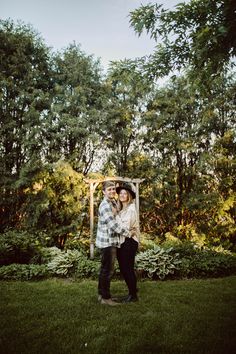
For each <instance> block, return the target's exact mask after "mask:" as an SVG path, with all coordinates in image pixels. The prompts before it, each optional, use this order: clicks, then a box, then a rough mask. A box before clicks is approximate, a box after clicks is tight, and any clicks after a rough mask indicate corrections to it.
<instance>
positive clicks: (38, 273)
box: [0, 264, 48, 280]
mask: <svg viewBox="0 0 236 354" xmlns="http://www.w3.org/2000/svg"><path fill="white" fill-rule="evenodd" d="M47 276H48V269H47V266H46V265H40V264H10V265H7V266H2V267H0V279H2V280H38V279H42V278H45V277H47Z"/></svg>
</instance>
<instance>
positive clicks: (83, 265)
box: [75, 257, 100, 279]
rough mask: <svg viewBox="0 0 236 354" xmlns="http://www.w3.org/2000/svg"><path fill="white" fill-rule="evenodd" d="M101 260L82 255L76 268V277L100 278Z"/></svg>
mask: <svg viewBox="0 0 236 354" xmlns="http://www.w3.org/2000/svg"><path fill="white" fill-rule="evenodd" d="M99 268H100V262H98V261H95V260H91V259H87V258H86V257H80V259H79V263H78V267H77V269H76V270H75V276H76V278H93V279H97V278H98V272H99Z"/></svg>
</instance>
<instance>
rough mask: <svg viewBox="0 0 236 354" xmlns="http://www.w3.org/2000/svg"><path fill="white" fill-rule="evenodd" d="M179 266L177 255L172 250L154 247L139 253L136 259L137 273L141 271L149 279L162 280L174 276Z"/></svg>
mask: <svg viewBox="0 0 236 354" xmlns="http://www.w3.org/2000/svg"><path fill="white" fill-rule="evenodd" d="M179 264H180V260H179V254H178V253H173V252H172V248H168V249H164V248H161V247H159V246H155V247H154V248H153V249H150V250H147V251H144V252H141V253H139V254H138V255H137V257H136V267H137V270H138V271H143V272H144V274H145V275H147V276H148V277H149V278H153V279H155V278H159V279H164V278H166V277H167V276H168V275H171V274H174V272H175V270H176V269H177V267H178V266H179Z"/></svg>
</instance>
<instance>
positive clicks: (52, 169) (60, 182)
mask: <svg viewBox="0 0 236 354" xmlns="http://www.w3.org/2000/svg"><path fill="white" fill-rule="evenodd" d="M24 193H25V195H26V196H27V203H26V205H25V206H24V210H22V211H24V215H25V217H24V222H25V225H26V227H27V228H30V229H34V230H38V229H41V230H44V232H45V231H46V232H47V234H48V236H49V237H51V240H52V243H54V244H55V245H59V246H60V247H62V248H63V247H64V244H65V241H66V238H67V237H68V235H73V234H76V233H77V230H78V228H80V229H82V227H83V224H84V218H85V216H86V212H87V208H88V204H86V201H87V199H86V197H87V195H86V194H87V185H86V183H85V182H84V180H83V175H82V174H79V173H77V172H76V171H74V170H73V169H72V167H71V166H70V165H69V164H68V163H66V162H63V161H58V162H57V163H55V164H54V165H52V166H49V168H48V169H45V170H44V171H42V172H40V173H39V174H38V175H37V176H35V178H34V179H33V180H32V182H31V184H30V185H28V186H25V190H24Z"/></svg>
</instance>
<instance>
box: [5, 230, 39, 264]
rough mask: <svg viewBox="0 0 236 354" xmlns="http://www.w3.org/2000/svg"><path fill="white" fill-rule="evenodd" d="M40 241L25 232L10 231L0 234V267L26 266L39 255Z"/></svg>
mask: <svg viewBox="0 0 236 354" xmlns="http://www.w3.org/2000/svg"><path fill="white" fill-rule="evenodd" d="M41 246H42V240H41V239H40V237H38V236H36V235H32V234H30V233H28V232H27V231H17V230H10V231H8V232H6V233H4V234H0V265H8V264H12V263H20V264H28V263H30V262H31V260H32V259H33V258H37V257H39V255H40V248H41Z"/></svg>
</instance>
